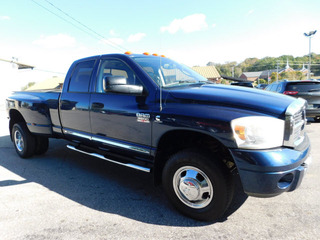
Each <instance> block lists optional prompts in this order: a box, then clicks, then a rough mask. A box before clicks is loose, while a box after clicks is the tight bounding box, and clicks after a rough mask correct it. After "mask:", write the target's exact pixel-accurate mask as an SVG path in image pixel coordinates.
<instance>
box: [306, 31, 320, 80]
mask: <svg viewBox="0 0 320 240" xmlns="http://www.w3.org/2000/svg"><path fill="white" fill-rule="evenodd" d="M316 32H317V30H314V31H310V32H309V33H304V35H305V36H306V37H308V38H309V64H308V75H307V79H310V73H311V68H310V65H311V38H312V37H313V36H314V35H315V34H316Z"/></svg>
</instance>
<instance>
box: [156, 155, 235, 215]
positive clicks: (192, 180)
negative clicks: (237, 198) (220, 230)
mask: <svg viewBox="0 0 320 240" xmlns="http://www.w3.org/2000/svg"><path fill="white" fill-rule="evenodd" d="M216 158H218V157H216ZM217 160H219V159H214V157H209V155H206V154H203V153H201V151H195V150H183V151H181V152H178V153H176V154H174V155H173V156H172V157H171V158H170V159H169V160H168V162H167V163H166V165H165V167H164V170H163V174H162V179H163V187H164V190H165V192H166V195H167V196H168V198H169V200H170V201H171V202H172V203H173V205H174V206H175V207H176V208H177V209H178V210H179V211H180V212H181V213H183V214H184V215H186V216H189V217H192V218H194V219H198V220H202V221H213V220H217V219H218V218H220V217H222V216H223V214H224V213H225V211H226V210H227V208H228V205H229V203H230V200H231V198H232V196H233V189H234V188H233V181H232V177H231V176H230V174H229V173H228V171H227V169H226V167H224V166H223V164H221V163H220V162H218V161H217Z"/></svg>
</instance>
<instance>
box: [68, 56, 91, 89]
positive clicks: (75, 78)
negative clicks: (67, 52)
mask: <svg viewBox="0 0 320 240" xmlns="http://www.w3.org/2000/svg"><path fill="white" fill-rule="evenodd" d="M94 62H95V61H94V60H92V61H86V62H81V63H79V64H78V65H77V66H76V67H75V69H74V72H73V74H72V77H71V79H70V83H69V89H68V92H88V91H89V84H90V78H91V74H92V70H93V66H94Z"/></svg>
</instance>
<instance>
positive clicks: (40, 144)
mask: <svg viewBox="0 0 320 240" xmlns="http://www.w3.org/2000/svg"><path fill="white" fill-rule="evenodd" d="M48 148H49V139H48V138H47V137H42V136H37V137H36V149H35V154H36V155H42V154H45V153H46V152H47V151H48Z"/></svg>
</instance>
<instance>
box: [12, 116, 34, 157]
mask: <svg viewBox="0 0 320 240" xmlns="http://www.w3.org/2000/svg"><path fill="white" fill-rule="evenodd" d="M12 140H13V143H14V147H15V149H16V152H17V153H18V155H19V156H20V157H22V158H28V157H31V156H33V154H34V153H35V148H36V139H35V137H34V136H33V135H32V134H31V133H30V131H29V129H28V128H27V126H26V124H25V123H23V122H20V123H16V124H14V125H13V127H12Z"/></svg>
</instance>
